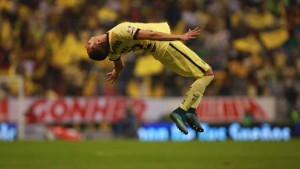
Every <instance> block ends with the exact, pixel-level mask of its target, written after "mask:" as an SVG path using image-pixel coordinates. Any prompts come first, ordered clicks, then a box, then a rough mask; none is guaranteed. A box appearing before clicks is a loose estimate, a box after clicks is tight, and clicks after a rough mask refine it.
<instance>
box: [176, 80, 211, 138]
mask: <svg viewBox="0 0 300 169" xmlns="http://www.w3.org/2000/svg"><path fill="white" fill-rule="evenodd" d="M213 78H214V75H207V76H203V77H202V78H200V79H197V80H196V81H195V82H194V83H193V84H192V85H191V88H190V89H189V91H188V92H187V95H186V98H185V100H184V102H183V103H182V104H181V105H180V107H182V109H184V110H186V111H187V113H186V117H187V123H188V124H189V126H190V127H191V128H192V129H194V130H196V131H198V132H203V131H204V129H203V128H202V126H201V125H200V123H199V121H198V118H197V114H196V108H197V107H198V105H199V103H200V102H201V99H202V96H203V93H204V91H205V89H206V87H207V86H208V84H209V83H210V82H211V81H212V80H213Z"/></svg>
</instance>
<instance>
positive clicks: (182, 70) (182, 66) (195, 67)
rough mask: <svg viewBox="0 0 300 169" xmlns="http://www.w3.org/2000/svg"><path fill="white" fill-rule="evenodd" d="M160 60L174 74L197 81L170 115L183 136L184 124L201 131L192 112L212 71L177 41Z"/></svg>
mask: <svg viewBox="0 0 300 169" xmlns="http://www.w3.org/2000/svg"><path fill="white" fill-rule="evenodd" d="M161 58H162V59H161V60H160V61H161V62H162V63H163V64H164V65H165V66H166V67H168V68H169V69H171V70H173V71H174V72H176V73H178V74H180V75H183V76H186V77H193V78H196V79H197V80H196V81H195V82H194V83H193V84H192V85H191V87H190V89H189V91H188V92H187V94H186V96H185V99H184V101H183V103H182V104H181V105H180V106H179V107H178V108H177V109H176V110H174V111H173V112H172V113H171V118H172V120H173V121H174V122H175V123H176V125H177V127H178V128H179V129H180V130H181V131H182V132H183V133H185V134H186V133H187V128H186V126H185V122H188V123H189V125H190V126H191V127H192V128H193V129H195V130H196V131H200V132H201V131H203V129H202V127H201V125H200V124H199V122H198V119H197V116H196V113H195V111H193V110H195V108H196V107H197V106H198V104H199V103H200V101H201V98H202V96H203V93H204V90H205V88H206V86H207V85H208V84H209V83H210V82H211V81H212V79H213V71H212V69H211V68H210V66H209V65H208V64H207V63H205V62H204V61H203V60H202V59H201V58H200V57H199V56H198V55H197V54H195V53H194V52H193V51H191V50H190V49H189V48H188V47H186V46H185V45H184V44H183V43H181V42H177V41H176V42H172V43H171V44H170V46H169V47H168V49H167V52H166V54H165V55H164V56H163V57H161Z"/></svg>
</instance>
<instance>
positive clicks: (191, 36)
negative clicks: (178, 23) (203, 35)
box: [180, 27, 201, 41]
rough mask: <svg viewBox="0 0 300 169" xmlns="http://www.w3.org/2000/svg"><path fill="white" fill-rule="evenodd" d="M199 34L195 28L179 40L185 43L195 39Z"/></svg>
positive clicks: (198, 30)
mask: <svg viewBox="0 0 300 169" xmlns="http://www.w3.org/2000/svg"><path fill="white" fill-rule="evenodd" d="M200 32H201V30H200V29H199V28H198V27H197V28H195V29H193V30H191V29H189V31H188V32H186V33H185V34H183V35H181V38H180V39H181V40H182V41H187V40H190V39H195V38H196V37H197V35H199V33H200Z"/></svg>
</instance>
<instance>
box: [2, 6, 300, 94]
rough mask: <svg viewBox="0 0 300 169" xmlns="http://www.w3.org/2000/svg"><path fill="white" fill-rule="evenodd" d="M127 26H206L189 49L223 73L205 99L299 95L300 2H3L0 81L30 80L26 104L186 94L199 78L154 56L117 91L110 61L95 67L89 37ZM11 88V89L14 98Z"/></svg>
mask: <svg viewBox="0 0 300 169" xmlns="http://www.w3.org/2000/svg"><path fill="white" fill-rule="evenodd" d="M123 21H130V22H168V23H169V25H170V27H171V30H172V33H174V34H182V33H184V32H185V31H187V30H188V29H189V28H195V27H199V28H201V29H202V32H201V34H200V35H199V37H198V38H197V39H196V40H192V41H189V42H186V45H187V46H189V47H191V48H192V49H193V50H194V51H195V52H196V53H197V54H199V55H200V56H201V57H202V58H203V60H205V61H206V62H207V63H209V64H210V65H211V66H212V67H213V69H214V71H215V80H214V82H213V83H212V84H211V85H210V86H209V87H208V89H207V91H206V95H221V96H227V95H247V96H286V95H288V94H289V92H290V93H291V94H293V93H295V92H296V91H299V89H298V88H297V87H299V86H300V85H299V84H300V83H299V81H300V57H299V50H300V1H298V0H243V1H242V0H214V1H211V0H98V1H93V0H67V1H66V0H0V76H1V75H7V76H14V75H21V76H22V77H24V82H25V95H26V96H102V95H105V96H107V95H125V96H131V97H165V96H182V95H183V94H184V93H185V92H186V90H187V89H188V87H189V86H190V84H191V83H192V82H193V79H186V78H184V77H181V76H179V75H177V74H174V73H172V72H170V71H169V70H168V69H165V67H163V66H162V65H161V64H160V63H159V62H157V61H156V60H154V59H153V58H152V57H151V56H149V55H148V54H144V53H129V54H127V55H126V56H123V57H122V58H123V59H124V61H125V69H124V71H123V72H122V75H121V77H120V79H119V81H118V84H117V85H111V84H109V83H108V82H107V81H106V73H107V72H109V71H111V70H112V63H111V62H110V61H108V60H106V61H104V62H94V61H91V60H89V59H88V56H87V54H86V50H85V44H86V42H87V41H88V39H89V38H90V37H91V36H95V35H100V34H102V33H105V32H106V31H108V30H109V29H110V28H112V27H113V26H115V25H116V24H118V23H120V22H123ZM145 65H151V66H145ZM297 84H298V85H297ZM11 86H13V85H7V86H3V85H2V89H3V88H5V92H8V93H10V94H14V89H13V87H11ZM291 90H294V91H292V92H291ZM296 97H297V95H296Z"/></svg>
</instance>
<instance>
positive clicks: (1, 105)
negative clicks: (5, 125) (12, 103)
mask: <svg viewBox="0 0 300 169" xmlns="http://www.w3.org/2000/svg"><path fill="white" fill-rule="evenodd" d="M7 120H8V102H7V100H6V99H0V121H7Z"/></svg>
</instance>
